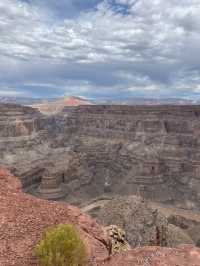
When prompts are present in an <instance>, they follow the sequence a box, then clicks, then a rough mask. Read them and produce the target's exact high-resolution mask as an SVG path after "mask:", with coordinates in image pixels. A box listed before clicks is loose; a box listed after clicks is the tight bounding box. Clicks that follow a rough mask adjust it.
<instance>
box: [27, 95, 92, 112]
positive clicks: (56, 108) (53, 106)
mask: <svg viewBox="0 0 200 266" xmlns="http://www.w3.org/2000/svg"><path fill="white" fill-rule="evenodd" d="M92 104H93V103H92V102H91V101H89V100H87V99H84V98H81V97H75V96H70V97H66V98H61V99H57V100H55V101H53V102H49V101H46V102H43V103H39V104H33V105H32V107H33V108H37V109H39V111H40V112H41V113H45V114H53V113H59V112H61V111H62V110H63V109H64V108H65V107H75V106H80V105H92Z"/></svg>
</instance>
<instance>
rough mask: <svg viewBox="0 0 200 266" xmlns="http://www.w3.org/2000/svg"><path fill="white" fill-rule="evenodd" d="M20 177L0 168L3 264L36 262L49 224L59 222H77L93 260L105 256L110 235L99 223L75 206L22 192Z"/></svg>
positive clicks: (0, 260) (32, 265)
mask: <svg viewBox="0 0 200 266" xmlns="http://www.w3.org/2000/svg"><path fill="white" fill-rule="evenodd" d="M20 187H21V186H20V183H19V181H18V179H17V178H15V177H14V176H12V175H11V174H10V173H9V172H8V171H6V170H3V169H0V202H1V204H0V265H1V266H11V265H15V266H23V265H24V266H36V265H37V262H36V260H35V258H34V255H33V251H34V247H35V245H36V244H37V242H38V241H39V240H40V239H41V237H42V234H43V232H44V231H45V230H46V228H48V227H50V226H54V225H56V224H60V223H73V224H75V225H77V227H78V229H79V230H80V234H81V236H82V238H83V240H84V241H85V243H86V245H87V250H88V254H89V257H90V260H91V261H93V263H95V261H96V260H100V259H102V258H106V257H107V255H108V252H107V249H106V245H105V244H104V243H106V241H107V239H106V236H105V234H104V231H103V229H102V227H101V226H100V225H98V224H97V223H96V222H95V221H93V220H92V219H91V218H90V217H89V216H87V215H84V214H82V213H81V212H80V210H79V209H78V208H76V207H72V206H69V205H68V204H65V203H55V202H49V201H45V200H41V199H37V198H35V197H32V196H30V195H26V194H24V193H22V191H21V190H20Z"/></svg>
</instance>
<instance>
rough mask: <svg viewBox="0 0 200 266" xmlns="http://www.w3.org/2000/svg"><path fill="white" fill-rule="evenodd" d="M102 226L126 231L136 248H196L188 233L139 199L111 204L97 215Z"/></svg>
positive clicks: (113, 201) (120, 198)
mask: <svg viewBox="0 0 200 266" xmlns="http://www.w3.org/2000/svg"><path fill="white" fill-rule="evenodd" d="M96 219H97V221H98V222H99V223H101V224H103V225H105V226H108V225H110V224H115V225H117V226H119V227H121V228H123V229H124V231H125V232H126V234H127V240H128V243H129V244H130V245H131V246H132V247H138V246H139V247H140V246H150V245H151V246H166V247H167V246H168V247H176V246H177V245H179V244H194V242H193V241H192V239H191V238H190V237H189V235H188V234H187V232H185V231H183V230H182V229H181V228H180V227H177V226H175V225H172V224H170V223H169V222H168V220H167V217H166V216H165V215H164V214H162V213H161V212H160V211H158V209H156V208H153V207H151V205H150V204H149V203H148V202H147V201H146V200H144V199H142V198H138V197H135V196H129V197H116V198H114V199H112V200H109V201H108V202H107V203H106V204H105V205H104V206H102V207H101V209H100V210H99V212H98V213H97V214H96Z"/></svg>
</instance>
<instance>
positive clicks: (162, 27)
mask: <svg viewBox="0 0 200 266" xmlns="http://www.w3.org/2000/svg"><path fill="white" fill-rule="evenodd" d="M199 14H200V1H199V0H0V96H20V97H45V98H47V97H62V96H65V95H76V96H82V97H87V98H91V99H120V98H129V97H146V98H149V97H150V98H171V97H176V98H189V99H200V15H199Z"/></svg>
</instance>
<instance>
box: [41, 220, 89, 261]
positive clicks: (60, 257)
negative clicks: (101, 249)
mask: <svg viewBox="0 0 200 266" xmlns="http://www.w3.org/2000/svg"><path fill="white" fill-rule="evenodd" d="M36 256H37V257H38V258H39V263H40V265H41V266H84V265H86V261H87V255H86V248H85V245H84V243H83V241H82V240H81V238H80V236H79V233H78V231H77V229H76V228H75V227H74V226H73V225H69V224H61V225H58V226H56V227H55V228H53V229H50V230H47V231H46V232H45V235H44V239H43V240H41V241H40V243H39V244H38V245H37V247H36Z"/></svg>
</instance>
